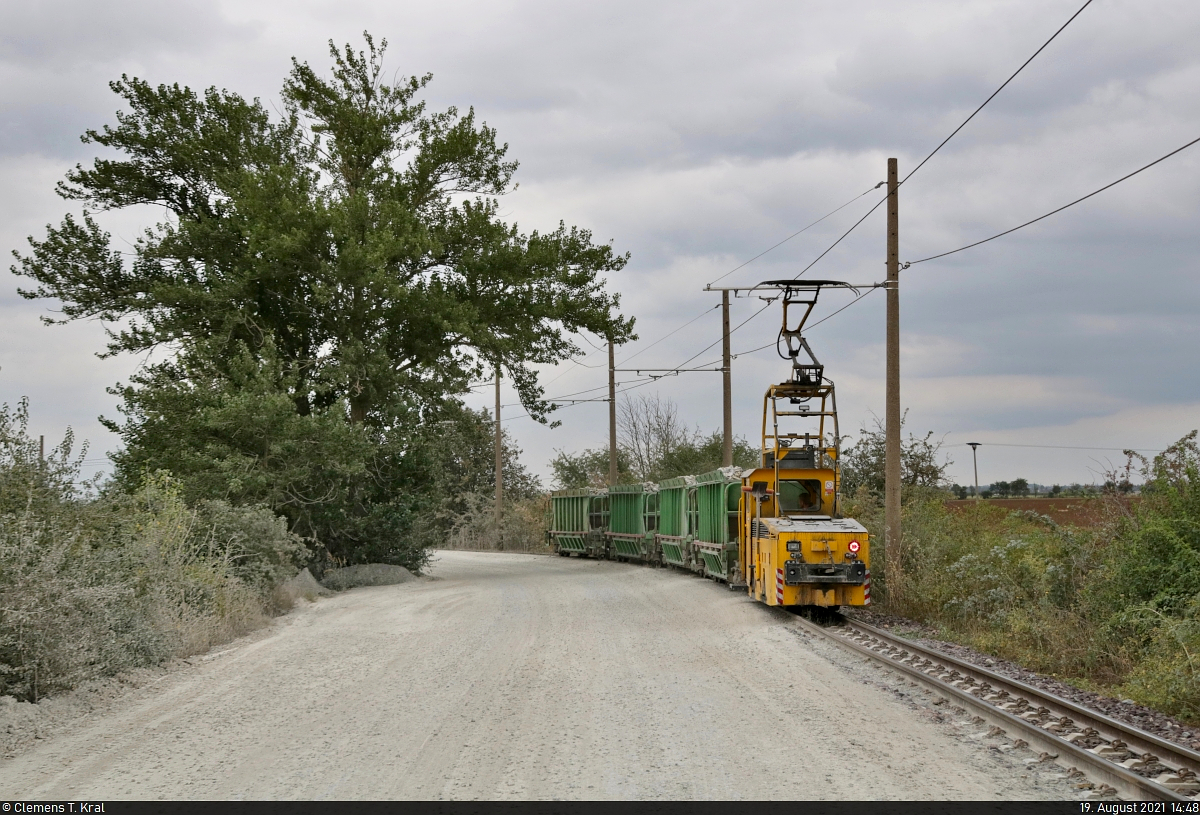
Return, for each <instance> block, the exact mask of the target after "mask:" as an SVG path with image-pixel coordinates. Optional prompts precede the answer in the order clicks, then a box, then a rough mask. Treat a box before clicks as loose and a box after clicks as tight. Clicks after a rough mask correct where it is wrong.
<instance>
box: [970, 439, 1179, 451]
mask: <svg viewBox="0 0 1200 815" xmlns="http://www.w3.org/2000/svg"><path fill="white" fill-rule="evenodd" d="M946 446H947V447H969V446H970V445H969V444H968V443H967V442H965V441H960V442H955V443H954V444H947V445H946ZM979 446H980V447H1030V448H1033V449H1037V450H1108V451H1114V450H1115V451H1117V452H1125V451H1126V450H1130V451H1132V452H1134V453H1161V452H1162V450H1160V449H1157V448H1151V447H1075V446H1073V445H1069V444H1003V443H1001V442H993V441H981V442H979Z"/></svg>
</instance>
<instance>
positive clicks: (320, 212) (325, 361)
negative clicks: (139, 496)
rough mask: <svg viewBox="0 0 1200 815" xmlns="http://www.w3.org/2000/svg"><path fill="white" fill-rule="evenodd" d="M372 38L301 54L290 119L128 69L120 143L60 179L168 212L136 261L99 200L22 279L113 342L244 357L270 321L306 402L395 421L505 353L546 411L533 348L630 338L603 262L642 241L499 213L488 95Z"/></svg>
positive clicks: (570, 347) (40, 247)
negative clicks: (104, 218) (407, 64)
mask: <svg viewBox="0 0 1200 815" xmlns="http://www.w3.org/2000/svg"><path fill="white" fill-rule="evenodd" d="M366 41H367V46H368V47H367V50H366V51H365V52H359V53H355V52H354V51H353V50H351V48H350V47H349V46H347V47H346V48H345V49H344V50H342V51H339V50H337V49H336V48H334V47H333V45H332V43H331V44H330V52H331V55H332V57H333V61H334V68H333V72H332V76H331V77H322V76H320V75H319V74H318V73H317V72H316V71H314V70H313V69H312V68H311V67H309V66H308V65H307V64H301V63H298V62H293V66H292V71H291V74H290V76H289V77H288V79H287V81H286V82H285V83H284V86H283V92H282V99H283V104H284V112H285V115H284V116H283V117H282V119H279V118H277V117H276V118H273V117H272V116H271V115H270V114H269V112H268V111H267V109H266V108H265V107H264V105H263V104H262V103H261V102H259V101H258V100H254V101H246V100H245V99H243V98H242V97H240V96H238V95H237V94H234V93H230V92H227V91H217V90H216V89H209V90H208V91H206V92H205V93H204V94H203V95H198V94H196V93H195V92H193V91H192V90H190V89H188V88H185V87H180V86H178V85H169V86H168V85H160V86H158V87H152V86H151V85H150V84H149V83H147V82H145V81H142V80H139V79H135V78H129V77H122V79H121V80H120V81H118V82H114V83H112V88H113V91H114V92H116V93H117V94H118V95H120V96H121V97H122V98H123V99H124V100H125V102H126V104H127V105H128V110H126V111H122V112H120V113H118V114H117V124H116V126H105V127H104V128H102V129H101V130H99V131H95V130H89V131H88V132H87V134H86V135H85V136H84V141H85V142H90V143H95V144H98V145H101V146H103V147H105V148H109V150H111V151H115V152H116V153H117V154H118V157H117V158H102V159H97V160H96V161H95V163H94V165H93V166H92V167H91V168H84V167H76V169H75V170H73V171H72V172H70V173H69V174H68V176H67V179H66V181H65V182H63V183H61V184H60V185H59V192H60V194H62V195H63V196H64V197H65V198H68V199H72V200H77V201H81V202H83V203H84V205H85V207H90V208H93V209H102V210H109V209H122V208H126V207H136V206H140V205H146V204H150V205H154V206H156V207H160V208H161V209H162V210H164V211H165V213H166V217H165V218H164V219H163V220H162V221H161V222H160V223H158V224H157V225H156V226H155V227H153V228H152V229H149V230H147V231H146V232H145V234H144V235H143V236H142V237H141V239H140V240H139V241H138V242H137V244H136V245H135V247H134V251H133V258H132V260H131V261H130V262H126V260H125V259H124V257H123V255H122V252H121V251H120V250H118V249H116V248H114V247H113V246H112V245H111V240H110V237H109V235H108V234H107V233H106V232H104V231H103V230H102V229H101V228H100V226H99V225H98V224H97V223H96V221H95V220H94V219H93V218H92V217H91V216H90V215H89V214H88V213H87V211H86V210H85V212H84V214H83V216H82V218H78V219H77V218H75V217H72V216H68V217H67V218H66V219H65V220H64V221H63V223H62V224H61V225H60V226H58V227H49V228H48V234H47V237H46V238H45V239H44V240H32V239H31V246H32V251H31V252H30V253H29V254H28V255H25V256H19V257H18V261H19V262H18V265H17V266H16V267H15V268H14V271H15V272H16V273H17V274H20V275H25V276H27V277H30V278H33V279H34V280H36V281H37V283H38V284H39V285H38V286H37V287H36V288H33V289H31V290H22V294H23V295H24V296H26V297H50V298H55V299H58V300H60V301H61V302H62V304H63V311H62V314H63V318H64V319H67V320H71V319H78V318H100V319H101V320H105V321H108V322H109V323H112V324H114V325H117V326H120V327H119V328H115V329H113V331H112V332H111V343H110V345H109V352H111V353H116V352H120V351H134V352H139V351H145V350H148V349H152V348H156V347H159V346H164V345H166V346H169V347H185V348H186V347H191V346H193V345H195V344H196V343H198V342H201V341H202V342H204V343H207V344H209V345H210V346H211V344H212V341H213V340H216V341H217V343H220V344H224V345H225V346H227V347H228V348H227V351H228V353H227V354H226V355H227V356H228V357H229V358H231V359H232V358H234V357H235V356H236V354H237V352H236V351H235V350H234V349H235V347H236V346H245V347H247V348H249V349H250V351H251V352H252V353H256V354H257V353H258V352H259V349H261V348H262V347H263V346H264V344H265V343H266V342H267V340H268V338H269V339H270V340H271V342H272V343H273V349H274V353H275V354H276V355H277V356H278V359H279V360H280V361H281V363H282V366H283V368H282V371H283V373H284V374H285V375H286V376H287V377H288V385H287V387H288V388H289V391H290V392H291V394H292V396H293V397H294V399H295V401H296V404H297V408H298V410H299V411H300V413H302V414H304V413H308V412H309V411H312V410H314V409H321V408H327V407H329V406H331V405H333V404H335V403H336V402H337V401H338V400H339V399H345V400H347V402H348V404H349V406H350V417H351V419H352V420H353V421H355V422H360V421H365V420H367V419H368V418H370V417H374V418H375V419H376V420H379V421H383V422H385V423H386V422H387V421H388V419H389V418H390V417H389V404H390V403H391V402H392V401H393V400H394V399H396V398H397V396H398V395H401V396H407V395H418V396H429V395H433V396H438V395H441V394H444V393H446V392H453V391H455V390H461V388H462V387H464V386H465V385H466V383H467V382H468V381H469V380H470V379H471V378H477V377H479V376H481V375H483V374H484V373H485V372H487V371H491V370H494V369H495V367H496V366H500V367H502V368H503V369H505V370H507V371H508V372H509V373H510V374H511V376H512V377H513V379H514V381H515V384H516V386H517V388H518V390H519V393H520V395H521V399H522V402H523V404H524V405H525V407H526V408H527V409H528V410H529V411H530V412H531V413H533V414H534V415H535V416H538V417H542V416H543V415H544V413H545V412H546V408H547V405H545V403H543V402H542V401H541V400H540V396H541V394H542V390H541V389H540V387H539V386H538V385H537V380H536V377H535V376H534V374H533V372H532V371H531V370H530V368H529V365H530V364H532V363H548V362H557V361H559V360H562V359H564V358H566V357H568V356H570V355H572V354H574V353H576V352H577V351H578V348H577V347H576V346H575V345H574V344H573V343H572V341H571V339H570V337H571V334H572V333H573V332H577V331H579V330H582V329H586V330H589V331H592V332H594V333H597V334H600V335H603V336H611V337H612V338H613V339H614V340H615V341H616V342H618V343H619V342H623V341H626V340H627V339H629V338H630V337H631V336H632V334H631V331H632V320H627V319H623V318H622V317H620V315H619V314H618V313H617V307H618V297H617V295H615V294H609V293H606V292H605V290H604V277H603V275H604V274H605V273H608V272H613V271H616V270H618V269H620V268H622V266H623V265H624V264H625V262H626V259H627V257H626V256H622V255H618V254H616V253H615V252H614V251H613V249H612V247H611V246H609V245H606V244H596V243H594V242H593V240H592V237H591V235H590V233H588V232H587V231H586V230H583V229H578V228H574V227H572V228H567V227H566V226H564V225H562V224H560V225H559V227H558V228H557V229H556V230H554V231H552V232H548V233H541V232H537V231H534V232H532V233H530V234H524V233H522V232H520V231H519V230H518V228H517V227H516V226H515V225H510V224H506V223H504V222H503V221H502V220H501V219H500V218H499V217H498V206H499V205H498V202H497V196H500V195H503V194H505V193H506V192H508V191H510V190H511V189H512V188H513V182H512V178H513V173H514V171H515V170H516V167H517V164H516V162H514V161H508V160H506V153H507V145H501V144H498V143H497V141H496V132H495V130H494V129H492V128H489V127H487V125H486V124H479V123H477V122H476V120H475V114H474V110H473V109H472V110H470V111H468V112H467V113H466V114H460V113H459V112H458V111H457V110H456V109H455V108H450V109H448V110H446V111H442V112H430V111H429V110H428V109H427V107H426V105H425V103H424V102H421V101H418V99H417V95H418V93H419V92H420V91H421V90H422V89H423V88H424V87H425V86H426V84H427V83H428V82H429V80H430V76H428V75H426V76H424V77H421V78H417V77H411V78H409V79H407V80H404V81H402V82H397V83H388V82H387V81H385V77H384V71H383V54H384V50H385V47H386V42H383V43H381V45H380V46H379V47H378V48H377V47H376V46H375V44H374V42H373V41H372V39H371V37H370V36H369V35H367V36H366ZM216 350H218V351H219V350H220V349H216ZM219 357H220V354H219V353H218V358H219Z"/></svg>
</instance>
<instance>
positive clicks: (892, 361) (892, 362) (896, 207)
mask: <svg viewBox="0 0 1200 815" xmlns="http://www.w3.org/2000/svg"><path fill="white" fill-rule="evenodd" d="M899 186H900V185H899V182H898V181H897V171H896V159H894V158H889V159H888V174H887V190H888V198H887V398H886V405H885V407H886V415H885V419H884V421H885V433H886V442H887V444H886V463H885V465H884V490H883V491H884V504H883V511H884V521H883V525H884V561H885V563H886V565H887V585H888V593H889V594H890V595H891V596H892V597H896V596H898V595H899V593H900V591H901V590H902V588H901V587H902V586H903V582H902V581H903V577H904V575H903V569H904V567H903V564H902V563H901V560H900V553H901V545H902V544H901V534H900V532H901V530H900V203H899Z"/></svg>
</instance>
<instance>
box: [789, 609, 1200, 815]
mask: <svg viewBox="0 0 1200 815" xmlns="http://www.w3.org/2000/svg"><path fill="white" fill-rule="evenodd" d="M833 620H834V623H835V624H834V625H830V626H822V625H818V624H816V623H814V622H812V621H811V620H808V619H806V618H804V617H801V616H797V617H796V621H797V622H798V623H799V624H800V626H801V627H802V628H804V629H805V630H807V631H809V632H812V633H815V634H820V635H821V636H823V637H826V638H828V639H831V640H833V641H834V642H835V643H837V644H838V645H840V646H842V647H844V648H846V649H848V650H850V651H852V652H855V653H857V654H859V655H861V656H865V657H867V658H869V659H871V660H874V661H876V662H880V663H883V664H884V665H886V666H887V667H889V668H891V669H893V670H895V671H898V672H900V673H901V674H906V675H907V676H908V677H909V678H910V679H911V680H916V681H917V682H918V683H920V684H921V685H924V686H925V687H927V688H929V689H930V690H932V691H934V692H935V693H937V694H940V695H941V696H942V697H944V698H946V699H947V700H948V701H950V702H951V703H952V704H954V705H957V706H958V707H962V708H964V709H965V710H968V711H970V712H972V713H974V714H975V715H976V716H978V717H980V718H982V719H983V720H984V721H986V722H989V723H990V724H992V726H993V728H995V729H996V731H995V732H996V734H997V735H999V734H1000V732H1003V733H1004V734H1006V735H1008V736H1009V737H1010V738H1012V739H1014V743H1016V742H1017V741H1020V742H1023V743H1024V745H1021V746H1025V745H1027V746H1029V747H1030V749H1032V750H1040V751H1041V754H1042V758H1043V760H1047V761H1049V760H1053V761H1055V762H1057V763H1058V764H1059V765H1061V766H1063V767H1066V768H1068V771H1069V772H1070V770H1071V769H1075V770H1076V772H1077V773H1078V774H1081V775H1084V776H1087V777H1089V778H1090V780H1092V781H1094V782H1098V783H1097V789H1098V790H1099V791H1100V792H1101V793H1106V792H1107V793H1110V794H1115V795H1119V796H1120V797H1122V798H1127V799H1133V800H1156V801H1186V802H1197V801H1200V779H1197V772H1198V771H1200V753H1198V752H1196V751H1194V750H1190V749H1188V748H1186V747H1183V746H1181V745H1178V744H1173V743H1172V742H1169V741H1167V740H1166V739H1162V738H1159V737H1158V736H1155V735H1153V734H1152V733H1147V732H1145V731H1144V730H1139V729H1138V728H1136V727H1133V726H1132V725H1128V724H1125V723H1124V722H1120V721H1117V720H1116V719H1112V718H1110V717H1108V716H1105V715H1104V714H1102V713H1099V712H1097V711H1094V710H1088V709H1087V708H1084V707H1081V706H1080V705H1077V704H1075V703H1074V702H1071V701H1068V700H1066V699H1061V698H1059V697H1057V696H1054V695H1051V694H1049V693H1047V692H1045V691H1043V690H1040V689H1038V688H1035V687H1033V686H1031V685H1027V684H1025V683H1024V682H1020V681H1018V680H1015V679H1010V678H1008V677H1006V676H1002V675H1000V674H998V673H995V672H993V671H989V670H987V669H986V668H981V667H979V666H978V665H972V664H971V663H969V662H964V661H962V660H960V659H956V658H954V657H951V656H948V655H946V654H943V653H941V652H939V651H934V650H932V649H930V648H925V647H923V646H920V645H917V644H916V643H913V642H910V641H908V640H905V639H902V638H900V637H896V636H893V635H892V634H889V633H887V632H886V631H882V630H880V629H878V628H875V627H874V626H871V625H867V624H866V623H862V622H858V621H857V620H852V619H850V618H848V617H845V616H844V615H841V614H834V615H833Z"/></svg>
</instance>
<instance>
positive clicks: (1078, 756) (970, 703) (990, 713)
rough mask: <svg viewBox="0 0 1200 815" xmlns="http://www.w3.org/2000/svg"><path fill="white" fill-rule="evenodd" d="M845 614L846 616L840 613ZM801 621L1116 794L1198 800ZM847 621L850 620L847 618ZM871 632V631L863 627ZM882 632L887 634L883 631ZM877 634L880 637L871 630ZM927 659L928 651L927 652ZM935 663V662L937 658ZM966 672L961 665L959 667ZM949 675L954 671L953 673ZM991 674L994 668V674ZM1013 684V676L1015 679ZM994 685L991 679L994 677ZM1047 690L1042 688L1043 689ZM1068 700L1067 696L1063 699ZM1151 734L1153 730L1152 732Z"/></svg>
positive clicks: (911, 667)
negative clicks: (1082, 771)
mask: <svg viewBox="0 0 1200 815" xmlns="http://www.w3.org/2000/svg"><path fill="white" fill-rule="evenodd" d="M839 616H840V615H839ZM793 619H794V620H795V621H796V623H797V624H798V625H799V626H800V627H801V628H803V629H804V630H806V631H808V632H810V633H813V634H818V635H820V636H822V637H824V638H826V639H828V640H830V641H832V642H834V643H835V644H837V645H839V646H841V647H843V648H845V649H847V650H849V651H851V652H853V653H856V654H858V655H860V656H863V657H866V658H867V659H869V660H871V661H873V662H877V663H880V664H883V665H885V666H887V667H888V668H890V669H891V670H894V671H898V672H899V673H901V674H906V675H907V676H908V677H909V678H910V679H912V680H915V681H917V682H918V683H920V684H921V685H924V686H925V687H927V688H929V689H931V690H933V691H934V692H935V693H937V694H939V695H940V696H942V697H944V698H946V699H948V700H953V701H954V702H955V703H956V704H958V705H959V706H961V707H963V708H964V709H967V710H970V711H972V712H974V713H975V714H976V715H977V716H979V717H980V718H982V719H983V720H984V721H987V722H990V723H991V724H992V725H993V726H995V727H997V728H999V729H1000V730H1001V731H1002V732H1004V733H1006V734H1008V733H1017V734H1019V737H1020V738H1021V739H1022V740H1023V741H1025V742H1026V744H1028V745H1030V746H1031V747H1032V746H1036V747H1038V748H1040V749H1041V750H1042V751H1043V753H1044V755H1045V757H1046V758H1047V759H1053V760H1055V761H1056V762H1057V763H1058V764H1059V765H1061V766H1064V767H1066V766H1067V765H1068V764H1069V763H1070V761H1072V760H1073V761H1074V762H1075V764H1076V766H1077V767H1086V768H1087V773H1086V774H1087V775H1090V776H1091V777H1092V778H1093V779H1095V780H1099V781H1101V782H1102V783H1103V784H1105V785H1107V786H1109V787H1111V788H1112V789H1113V790H1115V792H1116V793H1117V794H1118V795H1120V796H1122V797H1123V798H1129V799H1134V800H1153V801H1179V802H1194V801H1195V799H1193V798H1191V797H1189V796H1186V795H1182V794H1180V793H1178V792H1176V791H1174V790H1172V789H1169V788H1167V787H1165V786H1163V785H1161V784H1158V783H1155V782H1154V781H1152V780H1151V779H1149V778H1146V777H1144V776H1141V775H1138V774H1137V773H1135V772H1133V771H1132V770H1130V769H1127V768H1125V767H1122V766H1121V765H1119V764H1116V763H1114V762H1112V761H1109V760H1108V759H1107V758H1104V757H1101V756H1099V755H1096V754H1095V753H1091V752H1089V751H1088V750H1085V749H1084V748H1082V747H1080V746H1078V745H1076V744H1073V743H1072V742H1070V741H1067V740H1066V739H1063V738H1061V737H1059V736H1058V735H1056V734H1054V733H1052V732H1050V731H1049V730H1045V729H1043V728H1041V727H1039V726H1038V725H1036V724H1034V723H1032V722H1029V721H1026V720H1025V719H1022V718H1020V717H1019V716H1016V715H1014V714H1012V713H1010V712H1008V711H1006V710H1002V709H1000V708H998V707H996V706H995V705H992V704H991V703H989V702H986V701H984V700H983V699H980V698H978V697H977V696H975V695H974V694H972V693H970V692H968V691H966V690H962V689H960V688H957V687H955V686H954V685H952V684H950V683H948V682H944V681H942V680H941V679H938V678H936V677H934V676H931V675H929V674H927V673H926V672H925V670H924V669H922V668H918V667H916V666H914V665H908V664H905V663H903V662H901V661H899V660H898V659H893V658H891V657H888V656H885V655H882V654H879V653H877V652H876V651H875V650H873V649H872V648H870V647H868V646H866V645H862V644H860V643H857V642H854V641H853V640H851V639H849V638H847V637H844V636H841V635H839V634H837V633H834V632H833V631H831V630H829V629H827V628H825V627H823V626H820V625H817V624H816V623H814V622H812V621H810V620H806V619H805V618H803V617H800V616H796V617H794V618H793ZM843 619H845V618H843ZM846 623H847V626H848V627H856V626H862V624H861V623H857V622H851V621H849V620H846ZM863 630H864V632H865V629H863ZM881 633H882V632H881ZM870 635H871V636H876V635H875V634H873V633H871V634H870ZM878 639H880V640H882V641H884V642H885V644H889V645H892V647H896V646H895V645H893V644H892V642H890V641H891V640H892V638H891V637H890V636H887V635H885V636H884V637H878ZM899 642H900V643H903V645H901V646H900V649H901V650H904V649H908V650H910V651H911V650H912V648H911V647H910V646H911V645H912V644H911V643H908V642H906V641H904V640H900V641H899ZM931 653H932V654H934V655H936V658H937V661H939V662H943V663H946V664H949V662H950V661H951V659H952V658H948V657H946V656H945V655H944V654H940V653H938V652H936V651H934V652H931ZM922 658H926V657H924V655H922ZM931 661H932V660H931ZM957 670H960V673H961V669H957ZM947 673H948V671H947ZM989 673H990V672H989ZM1009 681H1010V682H1011V681H1012V680H1009ZM989 683H990V680H989ZM1038 693H1039V694H1042V692H1040V691H1039V692H1038ZM1058 701H1059V702H1062V701H1064V700H1058ZM1146 735H1150V734H1146ZM1064 761H1065V762H1066V763H1064Z"/></svg>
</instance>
